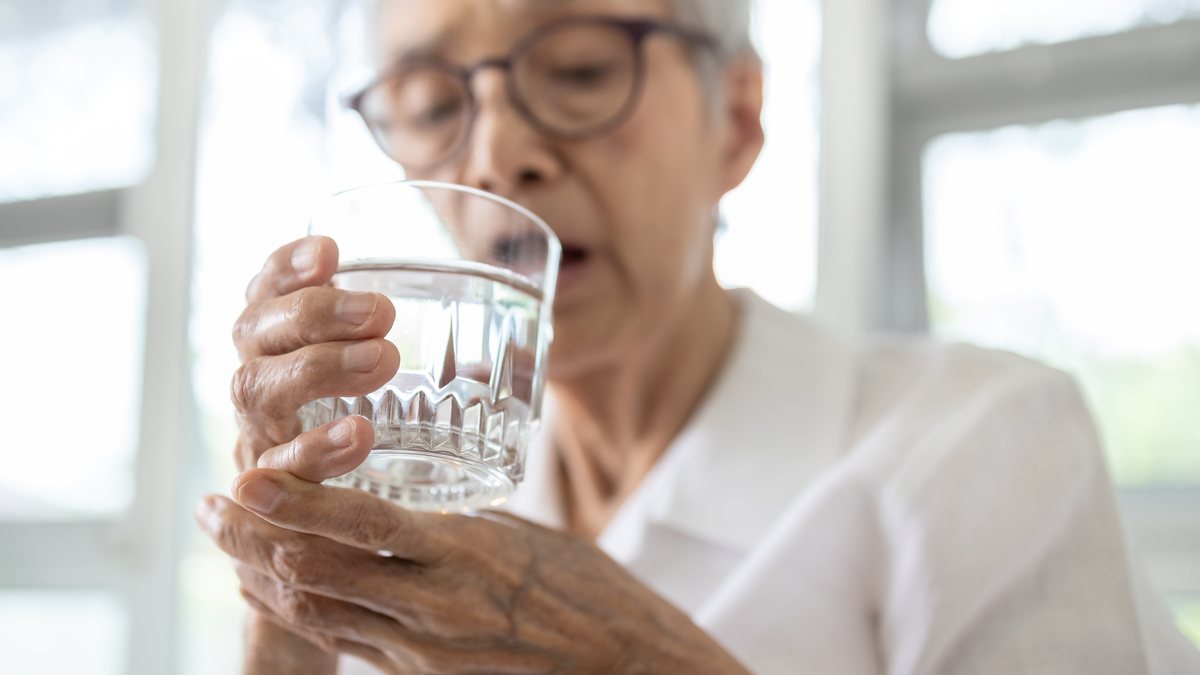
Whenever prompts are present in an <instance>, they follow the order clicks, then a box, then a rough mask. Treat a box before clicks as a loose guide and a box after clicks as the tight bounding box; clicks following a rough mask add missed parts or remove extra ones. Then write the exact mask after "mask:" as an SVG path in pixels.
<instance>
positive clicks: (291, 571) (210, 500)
mask: <svg viewBox="0 0 1200 675" xmlns="http://www.w3.org/2000/svg"><path fill="white" fill-rule="evenodd" d="M281 475H288V474H281ZM293 480H297V482H302V481H299V480H298V479H293ZM310 485H311V484H310ZM196 522H197V524H199V525H200V527H201V528H202V529H204V530H205V532H206V533H207V534H208V535H209V537H211V538H212V540H213V541H214V542H215V543H216V544H217V546H218V547H219V548H220V549H221V550H222V551H224V552H225V553H227V554H229V555H230V556H231V557H233V558H234V559H235V560H238V561H240V562H242V563H244V564H246V565H248V566H250V567H252V568H254V569H256V570H258V571H259V572H261V573H263V574H265V575H267V576H269V577H271V578H273V579H275V580H277V581H280V582H282V583H284V584H286V585H287V586H289V587H291V588H295V589H298V590H302V591H308V592H310V593H316V594H318V595H323V596H326V597H330V598H334V599H337V600H342V601H345V602H349V603H353V604H356V605H359V606H361V607H364V608H366V609H369V610H371V611H374V612H375V613H377V614H384V615H387V616H390V617H392V618H393V619H395V620H396V621H399V622H404V621H409V620H411V614H410V613H409V612H411V610H412V608H413V607H416V606H419V605H434V604H436V602H437V600H438V598H439V592H440V591H439V589H435V588H433V586H432V584H430V583H429V580H428V579H426V578H425V577H424V576H423V575H422V574H421V573H420V572H419V571H417V569H416V567H417V566H416V565H413V564H412V563H409V562H407V561H404V560H398V559H395V558H385V557H383V556H380V555H379V554H378V552H367V551H362V550H359V549H357V548H354V547H350V546H345V545H343V544H340V543H338V542H336V541H333V540H331V539H326V538H323V537H318V536H313V535H310V534H302V533H297V532H293V531H291V530H287V529H285V528H281V527H276V526H275V525H272V524H271V523H269V522H267V521H266V520H263V519H262V518H261V517H259V516H258V515H256V514H254V513H252V512H250V511H247V510H246V509H244V508H242V507H241V506H239V505H237V504H236V503H234V502H232V501H230V500H229V499H225V498H223V497H216V496H209V497H206V498H204V499H203V500H201V502H200V504H199V505H198V506H197V509H196Z"/></svg>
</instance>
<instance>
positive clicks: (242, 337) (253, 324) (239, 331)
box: [233, 307, 258, 346]
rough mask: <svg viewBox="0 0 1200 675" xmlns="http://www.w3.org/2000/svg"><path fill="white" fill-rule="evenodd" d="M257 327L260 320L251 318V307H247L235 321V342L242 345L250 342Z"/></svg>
mask: <svg viewBox="0 0 1200 675" xmlns="http://www.w3.org/2000/svg"><path fill="white" fill-rule="evenodd" d="M257 327H258V322H257V321H255V320H254V319H252V318H251V316H250V308H248V307H247V308H246V310H245V311H243V312H242V314H241V316H239V317H238V318H237V321H234V322H233V344H235V345H238V346H241V345H243V344H245V343H246V342H248V341H249V339H250V337H251V336H252V335H253V334H254V332H255V330H256V329H257Z"/></svg>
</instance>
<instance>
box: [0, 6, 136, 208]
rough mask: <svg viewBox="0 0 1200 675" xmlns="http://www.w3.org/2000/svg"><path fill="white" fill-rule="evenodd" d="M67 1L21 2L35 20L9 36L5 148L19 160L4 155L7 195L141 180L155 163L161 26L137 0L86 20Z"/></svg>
mask: <svg viewBox="0 0 1200 675" xmlns="http://www.w3.org/2000/svg"><path fill="white" fill-rule="evenodd" d="M61 4H63V3H61V2H45V3H43V2H34V1H31V0H18V2H17V5H18V7H19V8H20V9H18V10H17V16H18V17H20V16H26V19H25V20H26V22H28V24H30V26H29V27H28V29H27V30H26V31H25V32H22V33H19V34H18V35H19V37H17V38H15V39H8V38H7V37H6V38H5V39H4V40H3V41H0V148H4V154H5V155H6V156H7V157H8V158H9V159H12V158H20V161H5V162H0V201H12V200H16V199H31V198H35V197H44V196H47V195H60V194H71V193H78V192H86V191H91V190H98V189H102V188H113V187H125V186H129V185H134V184H137V183H138V182H140V181H141V180H142V178H144V177H145V175H146V173H147V171H148V170H149V168H150V166H151V164H153V156H154V147H153V130H154V121H155V120H154V111H155V95H156V91H155V86H154V85H155V82H156V76H157V72H156V68H157V66H156V59H155V54H154V48H153V47H154V45H153V31H152V30H151V28H150V27H149V25H148V24H147V23H146V22H145V21H144V20H143V19H142V18H141V16H140V15H139V14H138V13H137V12H136V11H134V10H135V9H136V7H137V5H135V4H134V3H132V2H129V1H128V0H126V1H124V2H110V3H105V4H106V5H107V6H106V7H104V8H103V10H104V11H97V10H99V9H100V8H95V7H93V13H94V14H99V15H98V16H92V17H90V18H88V19H86V20H84V19H81V18H80V17H78V16H76V13H75V12H68V11H65V10H64V8H62V7H60V5H61ZM60 10H61V11H62V13H61V14H60V13H59V11H60ZM26 13H27V14H26ZM65 16H75V20H73V21H64V20H63V17H65ZM17 25H18V27H19V26H20V23H17Z"/></svg>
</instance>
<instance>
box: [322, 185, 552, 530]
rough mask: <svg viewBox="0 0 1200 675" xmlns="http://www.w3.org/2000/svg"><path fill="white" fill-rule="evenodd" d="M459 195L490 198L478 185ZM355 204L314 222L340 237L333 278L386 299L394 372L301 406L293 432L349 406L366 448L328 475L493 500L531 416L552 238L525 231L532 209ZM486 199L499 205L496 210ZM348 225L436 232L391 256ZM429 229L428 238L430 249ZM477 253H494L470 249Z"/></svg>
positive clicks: (520, 463) (458, 506)
mask: <svg viewBox="0 0 1200 675" xmlns="http://www.w3.org/2000/svg"><path fill="white" fill-rule="evenodd" d="M411 185H412V184H406V183H397V184H392V185H390V186H380V187H375V188H365V189H364V190H365V191H366V193H370V192H372V191H379V190H382V191H384V192H394V191H396V190H400V191H402V192H405V193H406V194H409V195H410V196H415V197H420V198H421V199H424V197H423V196H422V195H423V193H422V192H421V191H420V190H429V189H431V188H429V187H428V186H426V187H423V188H420V189H416V188H413V187H411ZM432 189H433V190H435V191H437V190H442V188H432ZM446 189H450V188H446ZM450 190H451V191H453V190H452V189H450ZM354 192H357V191H354ZM465 194H466V193H458V195H459V196H461V195H465ZM350 198H351V199H357V197H353V196H352V197H350ZM456 198H458V197H457V196H456ZM466 198H468V199H470V200H486V199H491V198H490V197H485V196H482V193H480V194H477V195H467V197H466ZM434 201H437V202H438V204H437V206H434V205H433V202H434ZM363 206H365V205H364V204H359V205H358V206H356V207H355V208H352V209H349V210H347V211H345V212H341V213H340V214H339V216H338V220H339V221H340V222H342V223H347V225H346V226H344V227H338V226H334V227H333V228H332V230H321V231H323V232H325V233H327V234H330V235H331V236H333V237H334V238H335V239H337V240H338V241H339V244H342V243H343V242H345V245H341V246H340V247H339V249H340V250H341V251H342V255H343V260H342V262H341V265H340V267H339V270H338V273H337V274H336V275H335V276H334V279H333V284H334V286H336V287H337V288H340V289H343V290H348V291H354V292H372V293H379V294H382V295H385V296H387V297H388V298H389V299H390V300H391V302H392V304H393V305H394V306H395V308H396V321H395V323H394V324H393V327H392V330H391V331H390V333H389V334H388V336H387V339H388V340H389V341H390V342H391V343H392V344H394V345H395V346H396V347H397V349H398V350H399V351H400V364H401V365H400V370H399V371H398V372H397V374H396V375H395V376H394V377H393V378H392V380H391V381H390V382H389V383H388V384H387V385H386V386H384V387H383V388H381V389H379V390H378V391H375V392H372V393H370V394H368V395H366V396H358V397H334V398H327V399H322V400H319V401H314V402H313V403H311V404H309V405H308V406H306V407H305V408H304V410H303V411H302V420H303V423H304V428H305V429H306V430H307V429H313V428H316V427H318V426H320V425H323V424H327V423H329V422H332V421H334V420H337V419H341V418H344V417H347V416H351V415H360V416H362V417H365V418H367V419H368V420H370V421H371V422H372V424H373V426H374V429H375V447H374V449H373V450H372V453H371V456H370V457H369V458H368V460H367V461H366V462H365V463H364V464H363V465H362V466H360V467H359V468H358V469H356V470H355V471H353V472H351V473H350V474H348V475H346V476H343V477H340V478H338V479H335V480H334V481H333V482H334V483H336V484H339V485H343V486H350V487H356V488H360V489H363V490H367V491H369V492H372V493H373V494H376V495H378V496H380V497H383V498H385V499H389V500H391V501H394V502H396V503H398V504H400V505H402V506H404V507H406V508H413V509H422V510H435V511H461V510H472V509H479V508H486V507H489V506H495V505H497V504H499V503H500V502H503V501H504V499H506V498H507V496H508V495H509V494H510V493H511V492H512V490H513V489H515V487H516V485H517V484H519V483H520V481H521V479H522V478H523V476H524V459H525V449H526V446H527V445H528V441H529V437H530V436H531V434H532V433H533V431H534V430H535V429H536V426H537V423H538V418H539V410H540V407H541V400H540V399H541V392H542V389H543V387H544V374H543V372H544V367H543V365H542V364H543V363H544V361H545V357H546V350H547V348H548V346H549V339H550V314H549V304H550V300H551V299H549V298H548V296H552V290H551V289H552V288H553V287H552V286H548V283H549V284H552V283H553V281H554V279H555V276H556V271H557V264H558V263H557V260H558V243H557V240H555V239H553V234H551V233H550V232H549V230H548V229H542V226H540V225H539V226H537V227H534V228H531V227H530V226H531V225H536V223H535V221H533V220H531V219H530V218H531V216H527V215H525V214H521V213H519V212H517V211H512V210H511V209H510V208H509V207H508V206H503V205H500V202H491V203H490V206H488V207H487V208H483V209H481V208H480V207H478V206H471V207H467V208H460V207H461V205H460V204H451V203H450V202H449V201H446V200H444V199H442V200H441V201H439V200H438V199H436V198H431V199H430V200H429V202H428V203H426V204H425V207H428V208H415V206H414V205H413V204H409V205H408V206H407V207H405V210H404V211H403V212H402V213H401V212H400V211H396V212H397V213H401V215H399V216H398V217H396V218H395V219H393V220H392V221H388V219H386V218H381V217H380V213H381V209H382V210H383V211H387V210H393V209H396V208H397V207H399V206H400V204H391V205H387V204H383V203H375V204H374V205H373V206H374V208H370V209H364V208H362V207H363ZM494 208H502V209H504V210H505V211H507V212H508V213H505V214H504V216H503V217H499V216H500V212H498V211H494V210H492V209H494ZM364 213H369V214H371V215H369V216H362V215H361V214H364ZM355 214H358V215H355ZM464 216H470V217H469V218H464ZM479 217H483V222H482V223H480V226H479V227H473V222H474V221H473V220H472V219H473V218H479ZM356 220H357V221H359V222H363V223H370V224H369V225H368V226H367V229H372V228H375V227H376V226H381V227H382V229H385V230H406V229H409V228H411V227H413V225H414V223H416V224H419V223H422V222H424V223H425V226H426V227H427V228H430V229H431V230H434V229H435V230H438V232H427V233H424V235H423V236H419V238H420V239H421V240H422V241H425V242H426V246H427V248H426V249H425V250H426V251H429V252H430V253H439V254H440V256H439V257H434V256H432V255H431V256H426V257H422V258H411V257H407V258H400V257H395V258H393V257H390V256H388V255H386V253H387V251H388V250H389V249H388V244H387V242H386V241H380V242H379V246H377V247H375V248H373V249H372V248H371V247H370V246H369V245H367V244H365V243H364V242H363V241H361V240H360V241H358V242H357V243H354V242H351V241H348V240H349V239H352V238H354V237H355V235H356V234H357V235H359V236H365V230H360V231H358V232H357V233H356V232H354V231H353V229H354V228H353V226H352V223H353V222H354V221H356ZM506 221H507V222H506ZM399 223H403V225H400V224H399ZM314 231H316V228H314ZM408 234H410V235H418V234H419V233H416V232H409V233H408ZM339 235H340V238H339ZM401 238H402V239H406V240H407V239H409V237H407V236H405V237H401ZM439 238H440V239H441V240H442V241H441V243H440V244H437V245H429V244H428V242H429V241H430V240H433V239H439ZM416 248H417V247H416V246H408V247H406V248H404V249H400V250H402V251H403V252H411V251H413V250H414V249H416ZM355 250H360V251H366V250H371V251H372V252H373V253H378V254H380V255H376V256H375V257H372V258H362V257H359V258H351V259H347V258H346V256H347V252H349V254H350V255H354V253H353V252H354V251H355ZM485 251H489V252H492V253H489V254H487V255H482V254H481V252H485ZM496 251H502V252H503V254H496V253H495V252H496ZM534 272H536V273H534ZM535 279H536V280H535ZM547 280H549V281H547Z"/></svg>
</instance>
